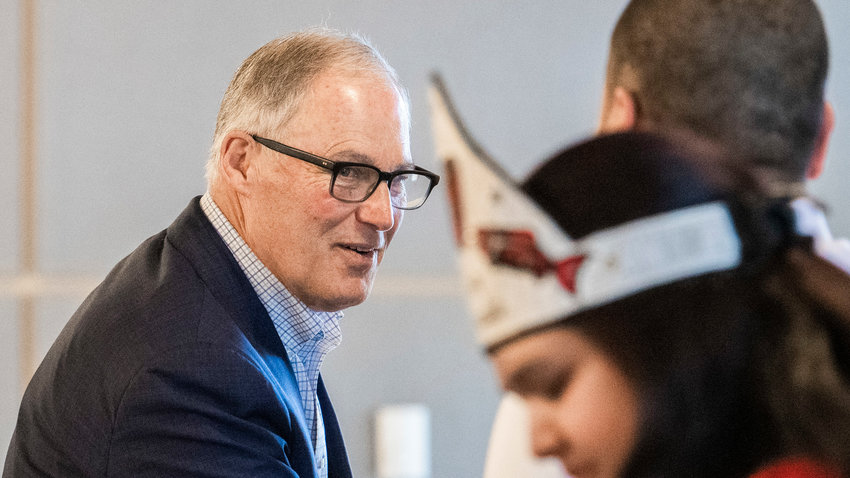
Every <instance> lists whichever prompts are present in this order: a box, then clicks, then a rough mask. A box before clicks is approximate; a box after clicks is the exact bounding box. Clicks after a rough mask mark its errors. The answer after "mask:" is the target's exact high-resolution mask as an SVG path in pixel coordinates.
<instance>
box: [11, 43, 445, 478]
mask: <svg viewBox="0 0 850 478" xmlns="http://www.w3.org/2000/svg"><path fill="white" fill-rule="evenodd" d="M409 130H410V114H409V106H408V99H407V96H406V93H405V90H404V88H403V87H402V86H401V85H400V83H399V80H398V77H397V76H396V73H395V72H394V70H393V69H392V68H391V67H390V66H389V65H388V64H387V63H386V61H385V60H384V59H383V57H382V56H381V55H380V54H379V53H378V52H377V51H376V50H375V49H374V48H373V47H371V46H370V45H369V44H368V43H367V42H365V41H364V40H363V39H361V38H359V37H357V36H352V35H343V34H340V33H337V32H333V31H328V30H310V31H306V32H301V33H297V34H293V35H290V36H286V37H283V38H279V39H276V40H274V41H272V42H270V43H268V44H266V45H265V46H263V47H261V48H260V49H259V50H257V51H256V52H255V53H254V54H252V55H251V56H250V57H249V58H248V59H246V60H245V62H244V63H243V64H242V66H241V67H240V68H239V70H238V71H237V72H236V74H235V76H234V78H233V80H232V82H231V84H230V86H229V87H228V89H227V92H226V93H225V96H224V100H223V101H222V104H221V109H220V112H219V116H218V121H217V125H216V131H215V138H214V145H213V147H212V154H211V155H210V159H209V161H208V164H207V177H208V190H207V192H206V194H204V195H203V196H201V197H198V198H195V199H193V200H192V201H191V203H190V204H189V206H188V207H187V208H186V209H185V210H184V211H183V213H182V214H181V215H180V217H178V218H177V219H176V220H175V221H174V223H173V224H172V225H171V226H169V227H168V228H167V229H166V230H165V231H163V232H161V233H159V234H157V235H155V236H153V237H151V238H150V239H148V240H147V241H145V242H144V243H143V244H142V245H141V246H139V248H138V249H136V251H134V252H133V253H132V254H130V255H129V256H128V257H127V258H125V259H124V260H122V261H121V262H120V263H119V264H118V265H117V266H116V267H115V268H114V269H113V270H112V271H111V272H110V274H109V275H108V276H107V278H106V279H105V280H104V282H103V283H102V284H101V285H99V286H98V287H97V289H95V291H94V292H92V294H91V295H90V296H89V297H88V298H87V299H86V301H85V302H84V303H83V305H82V306H81V307H80V308H79V309H78V311H77V312H76V313H75V314H74V316H73V317H72V318H71V320H70V322H69V323H68V325H67V326H66V328H65V329H64V330H63V331H62V333H61V334H60V336H59V338H58V339H57V340H56V342H55V344H54V345H53V347H52V348H51V349H50V351H49V352H48V354H47V356H46V358H45V359H44V361H43V363H42V364H41V366H40V367H39V370H38V371H37V372H36V374H35V376H34V377H33V379H32V381H31V383H30V385H29V387H28V388H27V391H26V394H25V395H24V398H23V402H22V405H21V410H20V414H19V418H18V423H17V427H16V429H15V433H14V436H13V437H12V441H11V445H10V448H9V452H8V455H7V460H6V464H5V468H4V471H3V477H4V478H11V477H21V476H53V477H60V476H61V477H67V476H134V477H141V476H151V477H164V476H181V477H182V476H193V477H226V476H229V477H235V476H252V477H260V476H268V477H272V476H274V477H292V478H294V477H300V478H307V477H350V476H351V470H350V467H349V465H348V458H347V455H346V451H345V446H344V444H343V440H342V434H341V432H340V429H339V425H338V423H337V419H336V416H335V415H334V411H333V408H332V406H331V402H330V400H329V398H328V394H327V391H326V390H325V387H324V384H323V382H322V378H321V376H320V374H319V367H320V365H321V363H322V361H323V359H324V356H325V354H326V353H327V352H328V351H329V350H331V349H333V348H334V347H335V346H336V345H337V344H338V343H339V340H340V329H339V320H340V317H341V315H342V314H341V312H340V311H341V310H342V309H344V308H346V307H349V306H352V305H356V304H359V303H361V302H362V301H363V300H365V299H366V297H367V296H368V294H369V292H370V290H371V287H372V282H373V279H374V277H375V273H376V269H377V267H378V265H379V264H380V262H381V259H382V257H383V255H384V252H385V251H386V249H387V247H388V246H389V244H390V241H391V240H392V238H393V235H394V234H395V232H396V231H397V230H398V227H399V225H400V223H401V220H402V216H403V212H404V210H407V209H415V208H417V207H419V206H421V205H422V204H423V203H424V202H425V200H426V199H427V197H428V194H429V193H430V192H431V189H432V188H433V187H434V186H435V185H436V184H437V181H438V179H439V178H438V177H437V176H436V175H435V174H433V173H430V172H428V171H426V170H424V169H422V168H419V167H417V166H414V165H413V163H412V161H411V155H410V142H409V134H410V131H409Z"/></svg>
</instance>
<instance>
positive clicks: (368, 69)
mask: <svg viewBox="0 0 850 478" xmlns="http://www.w3.org/2000/svg"><path fill="white" fill-rule="evenodd" d="M329 70H333V71H339V72H343V73H350V74H351V75H363V74H366V75H369V74H371V75H376V76H378V77H381V76H383V77H385V78H386V80H387V82H388V83H389V85H390V86H391V87H392V88H393V89H395V90H396V92H397V94H398V95H399V98H400V101H401V102H402V104H403V108H404V111H406V116H407V117H406V118H403V120H405V121H406V123H407V127H408V128H409V124H410V108H409V105H410V101H409V99H408V94H407V90H406V89H405V88H404V87H403V86H402V85H401V82H400V81H399V79H398V75H397V74H396V72H395V70H394V69H393V68H392V67H391V66H390V64H389V63H388V62H387V61H386V59H385V58H384V57H383V56H382V55H381V54H380V53H379V52H378V51H377V49H375V47H373V46H372V45H371V43H370V42H369V41H368V40H366V39H365V38H364V37H362V36H361V35H359V34H356V33H350V34H346V33H342V32H339V31H336V30H331V29H327V28H318V27H317V28H312V29H309V30H305V31H302V32H297V33H293V34H290V35H286V36H283V37H280V38H276V39H274V40H272V41H270V42H269V43H266V44H265V45H263V46H262V47H260V48H259V49H258V50H257V51H255V52H254V53H253V54H251V56H249V57H248V58H247V59H245V61H244V62H242V65H241V66H240V67H239V69H238V70H236V73H235V74H234V76H233V79H232V80H231V82H230V85H229V86H228V87H227V91H225V93H224V98H223V99H222V102H221V107H220V108H219V112H218V119H217V121H216V127H215V135H214V137H213V144H212V147H211V149H210V155H209V159H208V160H207V164H206V177H207V182H208V184H212V183H213V182H214V180H215V179H216V178H217V177H218V161H219V155H220V152H221V146H222V141H223V139H224V137H225V136H226V135H227V133H228V132H230V131H233V130H244V131H247V132H251V133H254V134H270V133H272V132H274V131H277V130H279V129H280V128H283V127H284V126H285V125H286V123H287V122H288V121H289V120H290V119H291V118H292V116H293V115H294V114H295V112H296V111H297V110H298V107H299V105H300V104H301V102H302V101H303V99H304V97H305V95H306V93H307V91H308V90H309V88H310V85H311V84H312V82H313V80H314V79H315V78H316V77H317V76H319V75H320V74H322V73H324V72H326V71H329Z"/></svg>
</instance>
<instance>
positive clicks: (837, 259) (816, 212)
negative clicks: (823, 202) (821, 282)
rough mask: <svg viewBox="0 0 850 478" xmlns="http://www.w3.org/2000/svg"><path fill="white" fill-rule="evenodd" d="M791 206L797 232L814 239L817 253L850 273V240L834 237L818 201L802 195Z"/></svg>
mask: <svg viewBox="0 0 850 478" xmlns="http://www.w3.org/2000/svg"><path fill="white" fill-rule="evenodd" d="M791 208H792V209H793V210H794V213H795V215H796V225H797V233H798V234H800V235H803V236H809V237H811V238H812V239H814V250H815V254H817V255H819V256H820V257H822V258H824V259H826V260H827V261H829V262H831V263H832V264H834V265H835V266H836V267H838V268H840V269H842V270H844V271H845V272H847V273H848V274H850V240H847V239H835V238H833V237H832V233H830V231H829V227H828V226H827V224H826V216H825V215H824V213H823V210H822V209H821V208H820V207H819V206H818V205H817V203H815V202H814V201H813V200H812V199H810V198H807V197H801V198H798V199H795V200H794V201H792V202H791Z"/></svg>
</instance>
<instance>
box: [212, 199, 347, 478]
mask: <svg viewBox="0 0 850 478" xmlns="http://www.w3.org/2000/svg"><path fill="white" fill-rule="evenodd" d="M201 209H203V211H204V213H205V214H206V215H207V217H208V218H209V220H210V222H212V224H213V226H214V227H215V229H216V231H218V233H219V235H221V238H222V239H224V242H225V243H226V244H227V247H228V248H229V249H230V251H231V252H232V253H233V256H234V257H235V258H236V262H238V263H239V267H241V268H242V271H243V272H244V273H245V275H246V276H247V277H248V281H249V282H250V283H251V286H252V287H253V288H254V291H256V292H257V296H259V298H260V301H261V302H262V303H263V305H264V306H265V308H266V310H267V311H268V313H269V316H270V317H271V319H272V322H274V326H275V329H276V330H277V333H278V335H280V340H281V341H282V342H283V346H284V347H285V348H286V353H287V355H288V356H289V361H290V362H291V363H292V368H293V370H294V371H295V380H296V381H297V382H298V390H299V391H300V392H301V402H302V404H303V405H304V413H305V417H306V419H307V427H309V429H310V430H311V433H312V439H313V446H314V449H315V451H316V465H317V467H318V469H319V475H320V476H321V477H323V478H326V477H327V476H328V467H327V462H328V460H327V446H326V444H325V427H324V423H323V422H322V413H321V409H320V407H319V400H318V395H317V394H316V388H317V383H318V379H319V367H321V365H322V361H323V360H324V358H325V355H326V354H327V353H328V352H330V351H331V350H333V349H334V348H336V346H337V345H339V343H340V340H341V339H342V334H341V332H340V328H339V320H340V318H341V317H342V312H318V311H315V310H312V309H310V308H309V307H307V306H306V305H304V303H303V302H301V301H300V300H298V299H297V298H295V297H294V296H293V295H292V294H291V293H290V292H289V291H288V290H287V289H286V287H284V285H283V284H282V283H281V282H280V280H278V278H277V277H275V275H274V274H272V272H271V271H270V270H269V269H268V268H267V267H266V266H265V265H263V263H262V262H260V260H259V259H258V258H257V256H256V255H254V252H253V251H251V249H250V248H249V247H248V245H247V244H246V243H245V241H244V240H243V239H242V237H241V236H239V233H238V232H236V229H234V228H233V225H232V224H230V221H228V220H227V218H226V217H225V216H224V214H223V213H222V212H221V210H220V209H219V208H218V206H216V204H215V202H213V200H212V198H211V197H210V195H209V193H206V194H204V195H203V196H202V197H201Z"/></svg>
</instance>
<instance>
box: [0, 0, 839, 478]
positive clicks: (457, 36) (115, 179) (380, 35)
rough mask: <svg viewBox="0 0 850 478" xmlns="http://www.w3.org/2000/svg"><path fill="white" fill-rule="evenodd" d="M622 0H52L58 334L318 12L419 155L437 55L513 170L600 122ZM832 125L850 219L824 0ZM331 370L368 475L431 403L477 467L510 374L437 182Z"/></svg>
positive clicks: (40, 317)
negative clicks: (392, 415)
mask: <svg viewBox="0 0 850 478" xmlns="http://www.w3.org/2000/svg"><path fill="white" fill-rule="evenodd" d="M21 3H22V0H20V1H19V0H0V138H3V140H2V141H0V165H2V172H3V174H0V204H2V205H3V207H0V290H1V291H2V294H0V463H1V462H2V460H3V459H4V458H5V450H6V447H7V444H8V440H9V436H10V434H11V430H12V427H13V424H14V418H15V414H16V411H17V405H18V402H19V400H20V394H21V393H22V391H21V390H20V388H19V386H18V383H19V382H20V380H21V378H20V377H19V374H20V372H19V370H20V368H21V364H20V363H19V361H20V354H19V346H18V335H19V330H18V328H19V326H18V321H17V312H16V310H17V300H18V298H17V296H16V293H15V289H14V288H13V287H12V286H11V284H14V280H15V279H14V276H15V274H16V272H18V267H19V264H18V251H19V248H20V231H19V229H20V227H19V216H18V210H19V205H18V201H19V197H18V178H19V165H18V153H19V151H20V139H19V138H20V117H19V114H20V104H19V98H18V92H19V90H20V88H19V81H20V63H19V61H20V45H19V43H20V39H19V21H20V20H19V16H20V9H21ZM625 3H626V2H625V0H606V1H604V2H585V1H578V0H550V1H535V2H512V1H498V2H497V1H490V2H479V1H471V0H422V1H409V2H403V1H389V0H386V1H380V0H359V1H357V2H352V1H344V0H320V1H312V2H292V1H272V0H245V1H240V2H231V1H224V0H217V1H201V0H184V1H179V2H174V1H166V0H157V1H154V0H137V1H133V2H130V1H112V0H89V1H85V2H83V1H73V0H45V1H40V2H38V10H37V11H38V15H37V28H38V37H37V61H38V63H37V65H38V75H37V85H36V87H37V91H38V95H39V97H38V110H37V115H38V116H37V119H38V121H37V126H36V129H37V134H38V138H39V141H38V145H37V146H38V152H37V153H38V155H37V168H38V178H37V188H38V218H37V219H38V222H37V225H38V240H37V252H38V265H39V271H40V273H41V274H43V275H44V277H45V278H47V279H48V281H53V282H50V283H53V284H59V285H56V286H55V287H52V288H48V290H46V291H44V292H43V293H42V294H41V296H40V298H39V299H38V300H37V303H36V325H37V328H36V338H35V346H36V349H37V354H38V357H39V358H40V357H41V355H43V353H44V352H45V351H46V349H47V347H49V345H50V343H51V341H52V340H53V338H54V337H55V335H56V333H58V331H59V329H60V328H61V327H62V326H63V324H64V322H65V321H66V320H67V318H68V316H69V315H70V314H71V313H72V312H73V310H74V309H75V308H76V307H77V305H78V304H79V302H80V301H81V300H82V298H83V296H84V293H85V291H86V290H88V289H89V288H90V287H91V285H93V284H94V283H96V282H97V281H98V280H99V279H100V278H102V277H103V275H104V274H105V273H106V272H107V271H108V269H109V268H110V267H111V266H112V265H113V264H114V263H115V262H116V261H117V260H119V259H120V258H121V257H123V256H124V255H126V254H127V253H128V252H130V251H131V250H132V249H133V248H134V247H135V246H136V245H137V244H138V243H140V242H141V241H142V240H143V239H144V238H146V237H148V236H150V235H152V234H154V233H155V232H157V231H159V230H160V229H162V228H164V227H166V226H167V225H168V224H169V223H170V222H171V220H172V219H173V218H174V217H175V216H176V215H177V214H178V213H179V211H180V210H182V208H183V207H184V206H185V205H186V204H187V202H188V201H189V199H190V198H191V197H192V196H194V195H196V194H201V193H202V192H203V191H204V181H203V179H202V176H203V172H202V166H203V163H204V161H205V159H206V155H207V149H208V147H209V142H210V140H211V137H212V130H213V127H214V121H215V115H216V112H217V109H218V104H219V101H220V99H221V96H222V94H223V92H224V89H225V87H226V86H227V83H228V81H229V80H230V77H231V75H232V74H233V72H234V71H235V69H236V68H237V67H238V65H239V63H240V62H241V61H242V60H243V59H244V58H245V57H246V56H248V55H249V54H250V53H251V52H253V51H254V50H255V49H256V48H258V47H259V46H260V45H262V44H263V43H265V42H266V41H268V40H270V39H271V38H273V37H275V36H278V35H280V34H284V33H287V32H290V31H292V30H296V29H300V28H303V27H306V26H310V25H315V24H320V23H323V24H326V25H328V26H331V27H335V28H340V29H344V30H356V31H360V32H362V33H365V34H366V35H367V36H368V37H369V38H371V39H372V41H373V42H374V43H375V44H376V46H377V47H378V48H379V49H380V50H381V51H382V52H383V53H384V54H385V55H386V56H387V58H388V59H389V61H390V63H392V64H393V65H394V66H395V67H396V68H397V70H398V72H399V74H400V76H401V78H402V81H403V82H404V83H405V84H406V85H407V87H408V88H409V90H410V94H411V98H412V107H413V115H414V116H413V126H414V129H413V137H412V146H413V153H414V157H415V158H416V160H417V162H418V163H420V164H422V165H423V166H425V167H426V168H433V169H439V166H438V164H437V162H436V159H435V158H434V154H433V147H432V142H431V137H430V125H429V117H428V105H427V97H426V87H427V79H428V74H429V72H431V71H433V70H438V71H440V72H441V73H442V74H443V75H444V78H445V79H446V82H447V84H448V87H449V89H450V91H451V93H452V95H453V96H454V99H455V101H456V103H457V106H458V108H459V111H460V113H461V115H462V116H463V117H464V119H465V120H466V122H467V124H468V126H469V128H470V130H471V131H472V133H473V134H474V135H475V136H476V137H477V138H478V139H479V141H480V142H481V143H482V144H483V145H484V146H485V148H486V149H488V150H489V151H490V152H491V153H492V155H493V156H494V157H495V158H497V159H498V160H499V161H500V162H501V163H502V164H503V165H504V166H505V167H506V168H507V170H508V171H509V172H511V173H512V174H514V175H515V176H516V177H518V178H519V177H521V176H522V175H524V174H526V173H527V172H528V171H529V170H530V169H531V167H532V166H533V165H534V164H535V163H537V162H539V161H540V160H542V159H543V158H545V157H546V156H547V155H549V154H550V153H552V152H554V151H556V150H557V149H559V148H560V147H562V146H564V145H567V144H569V143H571V142H574V141H577V140H579V139H581V138H583V137H585V136H586V135H588V134H590V133H592V132H593V130H594V127H595V124H596V116H597V110H598V107H599V100H600V97H601V94H602V79H603V76H604V65H605V56H606V54H607V39H608V35H609V33H610V31H611V28H612V26H613V24H614V21H615V20H616V18H617V16H618V14H619V12H620V11H621V9H622V7H623V6H624V5H625ZM819 4H820V5H821V8H822V10H823V12H824V15H825V17H826V20H827V27H828V31H829V34H830V40H831V47H832V67H831V73H830V81H829V85H828V94H827V96H828V99H829V100H831V101H832V102H833V104H834V106H835V109H836V112H837V127H836V131H835V134H834V135H833V140H832V144H831V149H830V154H829V158H828V164H827V168H826V171H825V173H824V177H823V179H820V180H818V181H816V182H814V183H813V184H812V189H813V191H814V192H815V193H816V194H817V195H818V196H820V197H821V198H822V199H824V200H825V201H826V202H827V203H829V204H830V205H832V208H833V211H832V217H831V222H832V224H833V229H834V232H836V233H837V234H839V235H845V236H847V235H850V213H848V211H847V202H848V199H850V194H848V192H847V189H846V186H845V184H846V179H845V178H847V177H848V173H850V158H848V157H849V156H850V135H848V134H847V133H848V128H850V126H848V122H847V121H846V120H845V118H846V117H847V115H850V61H848V59H850V51H849V50H850V31H848V30H847V28H846V26H847V25H850V5H848V4H847V2H846V0H822V1H820V2H819ZM343 334H344V335H343V344H342V346H341V347H340V348H339V349H337V350H336V351H334V352H333V353H332V354H331V355H330V356H329V358H328V361H327V364H326V366H325V367H324V376H325V378H326V381H327V383H328V386H329V388H330V389H331V393H332V396H333V398H334V403H335V406H336V407H337V411H338V413H339V415H340V420H341V421H342V425H343V429H344V431H345V436H346V440H347V444H348V447H349V450H350V454H351V459H352V465H353V467H354V472H355V475H356V476H358V477H369V476H374V464H373V462H372V454H373V445H372V443H373V432H372V429H371V427H372V418H373V412H374V410H375V409H376V408H377V407H379V406H381V405H383V404H390V403H399V402H420V403H424V404H426V405H427V406H429V407H430V409H431V413H432V419H433V423H432V427H433V476H434V477H435V478H455V477H474V476H480V474H481V469H482V465H483V459H484V451H485V449H486V440H487V436H488V432H489V426H490V420H491V417H492V415H493V412H494V409H495V406H496V403H497V400H498V387H497V385H496V382H495V380H494V377H493V375H492V372H491V370H490V368H489V365H488V364H487V363H486V361H485V360H484V358H483V357H482V355H481V354H480V353H479V351H478V349H477V347H476V346H475V344H474V342H473V339H472V330H471V325H470V321H469V318H468V316H467V313H466V310H465V304H464V302H463V297H462V295H461V293H460V290H459V282H458V280H457V278H456V277H455V262H454V250H453V245H452V242H451V235H450V226H449V220H448V210H447V206H446V203H445V200H444V192H443V190H442V188H441V189H440V190H438V191H437V192H436V194H435V196H434V197H433V199H432V200H431V201H430V203H429V204H428V205H427V206H426V207H425V208H423V209H421V210H419V211H415V212H412V213H409V214H408V215H407V217H406V218H405V222H404V226H403V228H402V229H401V231H400V233H399V234H398V235H397V237H396V240H395V242H394V245H393V247H392V248H391V251H390V253H389V254H388V255H387V257H386V260H385V263H384V265H383V267H382V271H381V273H380V274H379V278H378V281H377V284H376V287H375V292H374V294H373V296H372V297H371V298H370V300H369V301H367V302H366V303H365V304H364V305H361V306H359V307H356V308H353V309H351V310H349V311H348V313H347V314H346V317H345V319H344V322H343Z"/></svg>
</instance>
